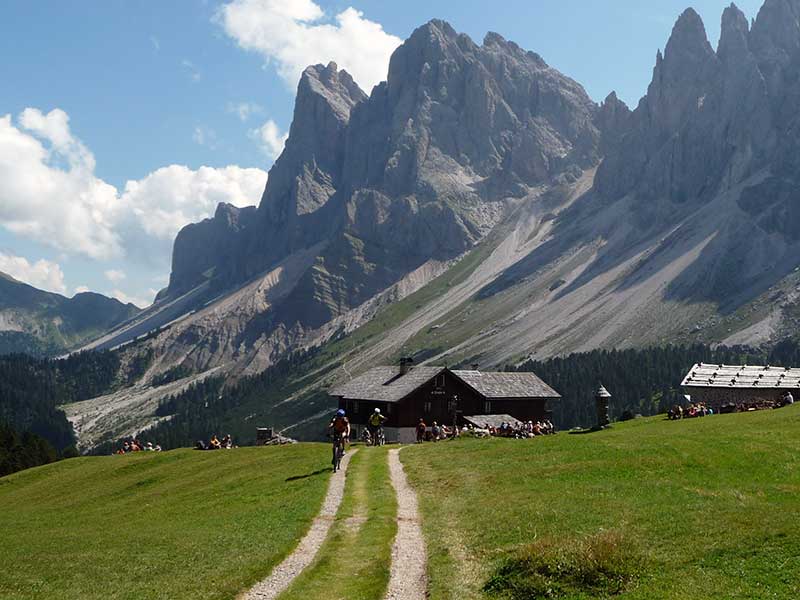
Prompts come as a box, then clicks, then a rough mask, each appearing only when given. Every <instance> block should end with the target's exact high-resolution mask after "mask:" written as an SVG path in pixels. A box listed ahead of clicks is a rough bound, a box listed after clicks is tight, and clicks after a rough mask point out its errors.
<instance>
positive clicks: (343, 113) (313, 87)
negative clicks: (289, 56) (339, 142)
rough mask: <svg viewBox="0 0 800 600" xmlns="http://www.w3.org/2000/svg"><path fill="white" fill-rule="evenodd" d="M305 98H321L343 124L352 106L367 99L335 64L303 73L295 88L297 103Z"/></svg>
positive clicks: (317, 66)
mask: <svg viewBox="0 0 800 600" xmlns="http://www.w3.org/2000/svg"><path fill="white" fill-rule="evenodd" d="M306 96H320V97H321V98H323V99H324V101H325V103H326V104H327V105H328V106H329V107H330V109H331V110H332V111H333V112H334V113H335V115H336V117H337V118H338V119H339V120H340V121H344V122H346V121H347V120H348V119H349V118H350V111H351V110H352V108H353V106H355V105H356V104H358V103H359V102H361V101H362V100H366V98H367V95H366V94H365V93H364V92H363V91H362V90H361V88H360V87H358V84H357V83H356V82H355V81H354V80H353V78H352V76H351V75H350V74H349V73H348V72H347V71H345V70H344V69H342V70H339V68H338V66H337V65H336V63H335V62H330V63H328V65H327V66H323V65H313V66H310V67H308V68H307V69H306V70H305V71H303V74H302V76H301V77H300V83H299V84H298V86H297V101H298V102H299V101H300V100H301V99H302V100H305V99H306V98H305V97H306ZM296 105H297V102H296V104H295V106H296ZM306 116H309V115H306Z"/></svg>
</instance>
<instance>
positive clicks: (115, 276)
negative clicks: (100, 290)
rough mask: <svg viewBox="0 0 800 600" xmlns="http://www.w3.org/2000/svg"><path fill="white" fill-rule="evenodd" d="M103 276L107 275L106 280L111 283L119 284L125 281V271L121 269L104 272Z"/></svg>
mask: <svg viewBox="0 0 800 600" xmlns="http://www.w3.org/2000/svg"><path fill="white" fill-rule="evenodd" d="M103 275H105V277H106V279H108V280H109V281H110V282H111V283H119V282H120V281H122V280H123V279H125V271H122V270H121V269H109V270H108V271H104V272H103Z"/></svg>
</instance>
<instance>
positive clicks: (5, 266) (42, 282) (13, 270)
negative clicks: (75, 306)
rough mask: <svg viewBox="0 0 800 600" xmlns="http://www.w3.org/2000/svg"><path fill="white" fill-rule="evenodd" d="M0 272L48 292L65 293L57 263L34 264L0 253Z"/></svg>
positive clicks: (42, 260) (62, 276)
mask: <svg viewBox="0 0 800 600" xmlns="http://www.w3.org/2000/svg"><path fill="white" fill-rule="evenodd" d="M0 271H2V272H3V273H5V274H6V275H11V277H13V278H14V279H16V280H18V281H22V282H23V283H27V284H29V285H32V286H33V287H36V288H39V289H41V290H46V291H48V292H57V293H59V294H66V293H67V286H66V285H64V273H63V272H62V271H61V267H60V266H59V265H58V263H54V262H51V261H49V260H44V259H40V260H37V261H36V262H34V263H31V262H30V261H28V259H27V258H24V257H22V256H15V255H13V254H5V253H2V252H0Z"/></svg>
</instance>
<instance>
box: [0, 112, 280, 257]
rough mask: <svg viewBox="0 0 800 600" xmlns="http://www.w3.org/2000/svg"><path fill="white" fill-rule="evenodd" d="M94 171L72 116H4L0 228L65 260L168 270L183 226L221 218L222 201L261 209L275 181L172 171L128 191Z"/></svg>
mask: <svg viewBox="0 0 800 600" xmlns="http://www.w3.org/2000/svg"><path fill="white" fill-rule="evenodd" d="M94 168H95V160H94V156H93V155H92V153H91V152H90V151H89V150H88V149H87V148H86V147H85V146H84V145H83V143H81V141H80V140H79V139H77V138H76V137H75V136H74V135H73V134H72V133H71V131H70V129H69V117H68V115H67V114H66V113H65V112H63V111H61V110H59V109H55V110H53V111H51V112H49V113H47V114H43V113H42V112H40V111H39V110H36V109H26V110H25V111H23V113H22V114H21V115H20V116H19V118H18V120H17V123H14V122H13V121H12V118H11V116H10V115H5V116H0V226H2V227H4V228H6V229H7V230H9V231H12V232H14V233H16V234H18V235H20V236H23V237H26V238H28V239H31V240H34V241H37V242H40V243H43V244H46V245H49V246H52V247H54V248H56V249H58V250H60V251H61V252H62V253H63V255H64V256H65V257H67V256H74V255H83V256H87V257H89V258H92V259H96V260H112V259H114V260H120V259H123V258H128V259H138V260H141V261H144V262H148V263H150V264H151V265H156V266H158V267H160V268H164V267H165V266H166V268H168V263H169V258H170V254H171V249H172V241H173V239H174V236H175V234H176V233H177V232H178V231H179V230H180V229H181V227H183V226H184V225H186V224H188V223H190V222H195V221H199V220H201V219H204V218H206V217H209V216H211V215H213V214H214V210H215V208H216V206H217V204H218V203H219V202H228V203H231V204H235V205H236V206H246V205H252V204H256V203H257V202H258V200H259V198H260V197H261V193H262V191H263V189H264V184H265V183H266V181H267V173H266V172H265V171H262V170H261V169H243V168H240V167H236V166H229V167H224V168H211V167H200V168H199V169H197V170H193V169H189V168H188V167H185V166H181V165H170V166H167V167H163V168H160V169H158V170H156V171H154V172H152V173H150V174H149V175H147V176H145V177H144V178H142V179H140V180H135V181H128V182H127V183H126V184H125V187H124V190H122V192H120V191H119V190H117V189H116V188H115V187H114V186H112V185H109V184H107V183H106V182H104V181H103V180H101V179H99V178H98V177H96V176H95V174H94Z"/></svg>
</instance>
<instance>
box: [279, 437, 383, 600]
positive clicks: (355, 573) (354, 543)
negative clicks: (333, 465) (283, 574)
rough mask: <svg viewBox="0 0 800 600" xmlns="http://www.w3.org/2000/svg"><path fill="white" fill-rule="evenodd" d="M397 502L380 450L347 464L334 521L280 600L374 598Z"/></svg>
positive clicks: (364, 452)
mask: <svg viewBox="0 0 800 600" xmlns="http://www.w3.org/2000/svg"><path fill="white" fill-rule="evenodd" d="M396 512H397V501H396V498H395V493H394V490H393V488H392V486H391V483H390V480H389V468H388V463H387V455H386V448H385V447H384V448H362V449H361V450H360V451H359V452H358V453H357V454H356V455H355V456H353V458H352V460H351V461H350V465H349V467H348V471H347V483H346V485H345V495H344V500H343V501H342V504H341V506H340V507H339V512H338V513H337V515H336V522H335V523H334V524H333V527H332V529H331V531H330V533H329V535H328V539H327V540H326V541H325V543H324V544H323V546H322V548H321V549H320V551H319V553H318V554H317V557H316V559H315V560H314V562H313V563H312V564H311V566H310V567H308V568H307V569H306V570H305V571H304V572H303V573H301V574H300V576H299V577H298V578H297V579H296V580H295V581H294V583H293V584H292V585H291V586H290V587H289V589H288V590H286V592H284V593H283V594H282V595H281V596H280V600H339V599H341V600H377V599H380V598H382V597H383V594H384V591H385V590H386V585H387V583H388V581H389V570H390V566H391V547H392V540H393V539H394V536H395V533H396V531H397V523H396V521H395V515H396Z"/></svg>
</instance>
